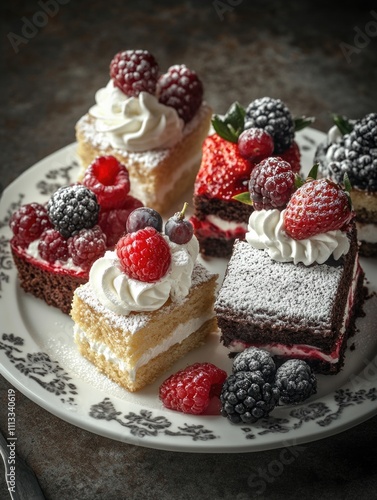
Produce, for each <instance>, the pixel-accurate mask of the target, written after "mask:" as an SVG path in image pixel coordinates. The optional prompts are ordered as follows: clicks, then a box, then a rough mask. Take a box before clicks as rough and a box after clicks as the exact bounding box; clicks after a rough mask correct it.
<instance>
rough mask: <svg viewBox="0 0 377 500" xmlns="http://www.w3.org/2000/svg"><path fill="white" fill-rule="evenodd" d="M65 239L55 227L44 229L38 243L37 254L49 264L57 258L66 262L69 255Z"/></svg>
mask: <svg viewBox="0 0 377 500" xmlns="http://www.w3.org/2000/svg"><path fill="white" fill-rule="evenodd" d="M67 241H68V240H67V239H66V238H64V237H63V236H62V235H61V234H60V233H59V231H56V229H45V230H44V231H43V233H42V234H41V237H40V241H39V243H38V252H39V255H40V256H41V258H42V259H44V260H46V261H47V262H50V263H51V264H52V263H54V262H56V261H57V260H59V261H61V262H66V261H67V260H68V257H69V252H68V243H67Z"/></svg>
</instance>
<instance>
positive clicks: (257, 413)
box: [220, 347, 317, 424]
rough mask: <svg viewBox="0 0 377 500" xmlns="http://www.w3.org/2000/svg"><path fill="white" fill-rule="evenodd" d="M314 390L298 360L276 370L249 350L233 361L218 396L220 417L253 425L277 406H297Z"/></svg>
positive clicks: (310, 376) (309, 372) (268, 360)
mask: <svg viewBox="0 0 377 500" xmlns="http://www.w3.org/2000/svg"><path fill="white" fill-rule="evenodd" d="M316 390H317V380H316V377H315V375H314V373H313V372H312V370H311V368H310V367H309V365H308V364H307V363H306V362H305V361H303V360H299V359H290V360H288V361H286V362H284V363H283V364H282V365H281V366H280V367H279V368H278V369H277V370H276V366H275V362H274V360H273V359H272V357H271V356H270V355H269V354H268V353H267V352H266V351H263V350H260V349H257V348H254V347H249V348H248V349H245V351H243V352H242V353H240V354H238V355H237V356H236V357H235V359H234V361H233V373H232V374H231V375H229V376H228V377H227V379H226V380H225V382H224V384H223V387H222V391H221V394H220V401H221V414H222V416H223V417H226V418H228V420H230V421H231V422H232V423H235V424H236V423H245V424H251V423H255V422H256V421H258V420H259V419H261V418H264V417H267V416H268V415H269V413H270V412H271V411H272V410H273V409H274V408H275V407H276V406H277V405H278V404H297V403H301V402H303V401H305V400H306V399H307V398H309V397H310V396H311V395H313V394H315V393H316Z"/></svg>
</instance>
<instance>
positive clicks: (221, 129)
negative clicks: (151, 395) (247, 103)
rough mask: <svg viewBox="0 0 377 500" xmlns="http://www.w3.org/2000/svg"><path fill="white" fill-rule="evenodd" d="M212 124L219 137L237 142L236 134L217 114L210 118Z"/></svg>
mask: <svg viewBox="0 0 377 500" xmlns="http://www.w3.org/2000/svg"><path fill="white" fill-rule="evenodd" d="M212 126H213V128H214V129H215V132H216V133H217V134H219V136H220V137H222V138H223V139H225V140H226V141H230V142H237V141H238V136H237V135H236V134H235V133H234V131H233V130H231V129H230V128H229V127H228V125H227V124H226V123H225V122H224V121H223V120H222V119H221V118H220V117H219V116H218V115H214V116H213V118H212Z"/></svg>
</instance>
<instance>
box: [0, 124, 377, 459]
mask: <svg viewBox="0 0 377 500" xmlns="http://www.w3.org/2000/svg"><path fill="white" fill-rule="evenodd" d="M323 137H324V134H322V133H321V132H318V131H316V130H313V129H306V130H304V131H302V132H299V134H298V142H299V144H300V147H301V151H302V153H303V163H304V165H305V167H306V169H308V168H309V166H310V165H311V162H312V158H313V154H314V150H315V147H316V144H317V143H318V141H320V140H322V139H323ZM75 148H76V146H75V144H72V145H70V146H67V147H65V148H64V149H61V150H60V151H57V152H56V153H54V154H52V155H51V156H49V157H47V158H45V159H44V160H42V161H40V162H39V163H37V164H36V165H34V167H32V168H30V169H29V170H27V171H26V172H24V173H23V174H22V175H21V176H20V177H19V178H18V179H17V180H16V181H15V182H13V184H11V185H10V186H9V187H8V188H7V189H6V190H5V192H4V194H3V197H2V199H1V202H0V321H1V332H0V361H1V374H2V375H3V376H4V377H5V378H6V379H7V380H8V381H9V382H10V383H12V384H13V385H14V386H15V387H16V388H17V389H19V390H20V391H21V392H23V393H24V394H25V395H26V396H27V397H29V398H30V399H32V400H33V401H34V402H36V403H37V404H38V405H40V406H42V407H43V408H45V409H46V410H48V411H50V412H51V413H53V414H55V415H57V416H58V417H60V418H62V419H63V420H66V421H67V422H70V423H72V424H74V425H76V426H78V427H82V428H84V429H86V430H89V431H91V432H93V433H96V434H99V435H102V436H106V437H108V438H111V439H115V440H119V441H124V442H127V443H132V444H135V445H140V446H146V447H150V448H157V449H166V450H176V451H189V452H216V453H220V452H246V451H258V450H265V449H271V448H277V447H285V446H289V445H295V444H299V443H303V442H308V441H312V440H316V439H320V438H323V437H326V436H329V435H332V434H335V433H338V432H341V431H343V430H345V429H347V428H349V427H351V426H354V425H356V424H358V423H360V422H362V421H364V420H366V419H368V418H370V417H371V416H372V415H374V414H376V413H377V381H376V378H377V357H376V355H377V340H376V338H375V333H376V324H377V322H376V319H377V315H376V311H377V307H376V302H377V300H376V297H374V298H372V299H370V300H368V302H367V304H366V312H367V314H366V316H365V317H363V318H360V319H359V320H358V322H357V326H358V330H359V333H358V334H357V335H356V336H355V337H354V338H352V339H351V341H350V344H351V345H352V346H355V347H356V348H355V349H350V348H349V349H348V350H347V354H346V363H345V367H344V370H343V371H342V372H341V373H340V374H339V375H336V376H320V377H319V380H318V386H319V387H318V394H316V396H314V397H312V398H311V399H310V400H308V401H307V402H306V403H305V404H303V405H300V406H297V407H279V408H276V409H275V410H274V411H273V412H272V413H271V415H270V417H269V418H267V419H263V420H261V421H259V422H258V423H257V424H255V425H250V426H247V425H232V424H231V423H229V422H228V420H227V419H225V418H223V417H220V416H190V415H184V414H181V413H176V412H173V411H170V410H166V409H164V408H163V407H162V405H161V403H160V401H159V399H158V387H159V385H160V383H161V382H162V381H163V380H164V379H165V378H166V377H167V376H168V375H169V374H170V373H167V374H165V375H164V376H162V377H161V378H160V379H159V380H158V381H157V382H156V383H155V384H153V385H152V386H150V387H148V388H146V389H144V390H142V391H140V392H138V393H136V394H130V393H128V392H127V391H125V390H123V389H121V388H119V387H118V386H117V385H115V384H113V383H112V382H110V381H109V380H108V379H107V378H106V377H104V376H102V375H100V374H98V373H97V371H96V370H95V368H94V367H93V366H92V365H91V364H90V363H89V362H87V361H85V360H84V359H83V358H81V357H80V356H79V355H78V354H77V351H76V348H75V345H74V343H73V338H72V337H73V336H72V327H73V322H72V320H71V319H70V318H69V317H68V316H65V315H64V314H63V313H61V312H60V311H58V310H56V309H55V308H52V307H49V306H47V305H46V304H45V303H44V302H43V301H41V300H39V299H36V298H34V297H33V296H31V295H29V294H25V293H24V292H23V291H22V290H21V289H20V287H19V286H18V283H17V276H16V270H15V266H14V264H13V261H12V257H11V254H10V249H9V245H8V241H9V239H10V236H11V232H10V229H9V227H8V220H9V217H10V215H11V213H13V211H14V210H15V209H16V208H17V207H18V206H19V205H20V204H23V203H29V202H32V201H36V202H44V201H46V200H47V199H48V198H49V196H50V195H51V193H52V192H54V191H55V190H56V189H57V187H58V186H59V185H63V184H67V183H69V182H71V181H74V180H75V179H76V173H77V169H78V164H77V162H76V158H75ZM204 264H205V265H206V266H207V267H208V268H209V269H210V270H212V271H215V272H219V273H220V275H221V276H223V273H224V271H225V266H226V261H225V260H223V259H209V260H207V261H205V262H204ZM362 265H363V267H364V270H365V272H366V275H367V278H368V281H369V288H370V290H371V291H377V262H376V260H374V259H369V260H366V259H362ZM195 361H211V362H213V363H215V364H216V365H218V366H220V367H222V368H224V369H225V370H226V371H227V372H228V373H229V372H230V368H231V361H230V360H229V358H228V356H227V352H226V349H225V348H224V347H223V346H222V345H220V343H219V340H218V336H217V335H213V336H212V337H211V338H210V339H209V341H208V343H207V344H206V345H205V346H204V347H203V348H201V349H197V350H195V351H194V352H192V353H191V354H190V355H188V356H186V357H185V358H184V359H182V360H181V361H180V362H178V363H176V364H175V366H174V367H173V368H172V370H171V373H173V372H175V371H177V370H178V369H180V368H182V367H184V366H187V365H188V364H191V363H192V362H195Z"/></svg>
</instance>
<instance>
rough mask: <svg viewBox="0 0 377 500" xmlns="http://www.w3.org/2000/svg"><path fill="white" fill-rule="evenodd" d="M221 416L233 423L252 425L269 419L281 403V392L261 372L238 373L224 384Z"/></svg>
mask: <svg viewBox="0 0 377 500" xmlns="http://www.w3.org/2000/svg"><path fill="white" fill-rule="evenodd" d="M220 401H221V415H222V416H223V417H227V418H228V419H229V420H230V421H231V422H232V423H234V424H238V423H240V422H243V423H245V424H252V423H254V422H256V421H257V420H259V419H260V418H264V417H267V416H268V415H269V413H270V412H271V411H272V410H273V409H274V408H275V406H276V405H277V403H278V401H279V390H278V389H277V387H275V386H274V385H273V384H270V383H269V382H266V381H265V380H264V378H263V377H262V375H261V373H260V372H249V371H247V372H237V373H233V374H232V375H229V377H228V378H227V379H226V381H225V382H224V384H223V387H222V391H221V395H220Z"/></svg>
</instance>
